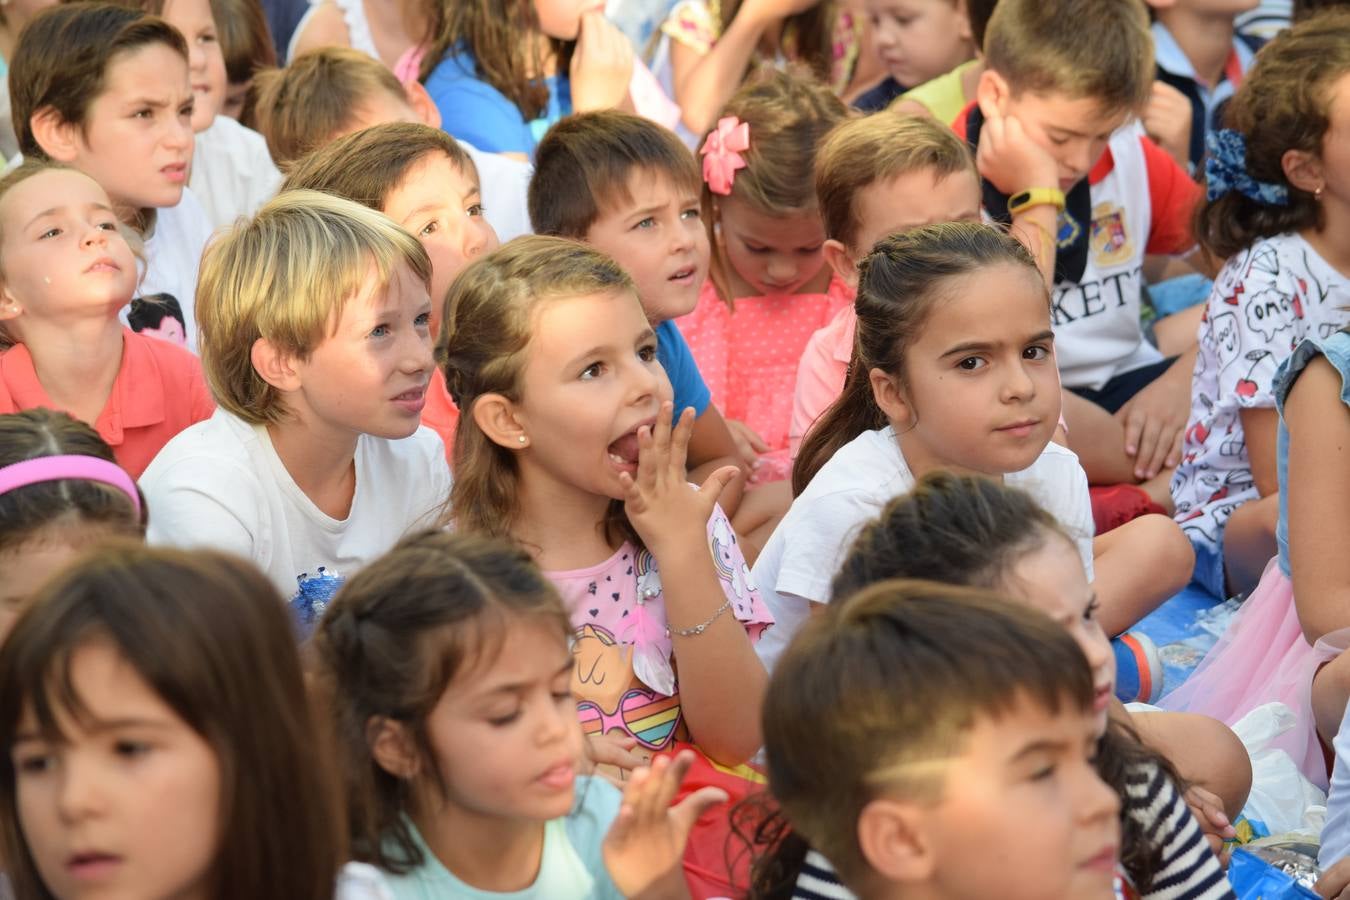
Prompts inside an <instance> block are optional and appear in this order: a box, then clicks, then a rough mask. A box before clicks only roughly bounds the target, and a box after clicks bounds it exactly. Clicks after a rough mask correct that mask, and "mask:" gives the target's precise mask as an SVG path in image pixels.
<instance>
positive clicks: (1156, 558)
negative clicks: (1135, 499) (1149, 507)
mask: <svg viewBox="0 0 1350 900" xmlns="http://www.w3.org/2000/svg"><path fill="white" fill-rule="evenodd" d="M1097 541H1098V543H1097V547H1098V549H1099V553H1113V554H1122V555H1123V554H1128V555H1129V556H1130V557H1131V559H1133V560H1137V561H1138V563H1139V565H1141V566H1147V567H1148V570H1149V571H1150V572H1152V573H1153V581H1154V584H1155V585H1156V586H1157V588H1158V590H1160V591H1165V592H1166V593H1169V594H1170V593H1174V592H1176V591H1179V590H1181V589H1182V588H1183V587H1185V586H1186V585H1187V584H1188V583H1189V582H1190V580H1191V574H1192V572H1194V570H1195V548H1193V547H1192V546H1191V542H1190V539H1189V538H1187V537H1186V533H1185V532H1184V531H1182V530H1181V528H1180V526H1178V525H1177V523H1176V522H1173V521H1172V520H1171V519H1169V518H1168V517H1167V516H1162V515H1157V514H1152V515H1147V516H1140V517H1139V518H1137V519H1132V520H1131V521H1129V522H1126V523H1125V524H1124V525H1121V526H1120V527H1119V528H1116V529H1114V530H1113V531H1112V532H1110V533H1108V534H1106V535H1103V536H1101V537H1099V538H1098V539H1097Z"/></svg>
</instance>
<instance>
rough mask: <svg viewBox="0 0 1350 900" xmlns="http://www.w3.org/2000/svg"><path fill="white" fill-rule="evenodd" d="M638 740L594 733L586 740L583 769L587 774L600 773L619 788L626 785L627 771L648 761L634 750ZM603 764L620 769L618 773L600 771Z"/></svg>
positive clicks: (582, 761) (637, 767)
mask: <svg viewBox="0 0 1350 900" xmlns="http://www.w3.org/2000/svg"><path fill="white" fill-rule="evenodd" d="M636 746H637V741H636V740H635V739H633V738H630V737H619V736H618V735H614V734H594V735H591V736H590V738H588V739H587V741H586V752H585V753H583V754H582V758H581V769H582V771H584V772H585V773H586V774H587V775H598V776H599V777H601V778H603V779H605V780H606V781H608V782H609V783H610V784H612V785H614V786H615V787H616V788H618V789H619V790H623V787H624V775H623V773H625V772H632V771H633V770H635V769H639V768H641V767H642V766H645V765H646V764H647V761H646V760H645V759H643V758H642V757H641V756H638V755H637V754H636V753H634V752H633V748H634V747H636ZM601 766H610V767H613V768H615V769H618V770H619V773H620V774H618V775H615V774H614V773H613V772H609V771H598V770H599V768H600V767H601Z"/></svg>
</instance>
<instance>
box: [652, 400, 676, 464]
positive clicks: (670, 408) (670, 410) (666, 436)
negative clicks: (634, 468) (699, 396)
mask: <svg viewBox="0 0 1350 900" xmlns="http://www.w3.org/2000/svg"><path fill="white" fill-rule="evenodd" d="M674 417H675V404H674V403H671V402H670V401H669V400H665V401H663V402H662V403H661V411H660V412H659V413H657V414H656V425H655V426H653V427H652V445H653V447H655V449H656V452H657V453H658V454H659V459H660V460H661V461H665V460H666V459H668V458H669V457H670V438H671V434H672V433H673V431H674V422H673V419H674Z"/></svg>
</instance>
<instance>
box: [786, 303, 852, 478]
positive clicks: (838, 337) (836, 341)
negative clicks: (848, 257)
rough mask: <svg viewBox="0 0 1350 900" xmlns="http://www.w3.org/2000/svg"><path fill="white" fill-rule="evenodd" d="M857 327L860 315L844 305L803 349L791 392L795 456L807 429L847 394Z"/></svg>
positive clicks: (791, 446)
mask: <svg viewBox="0 0 1350 900" xmlns="http://www.w3.org/2000/svg"><path fill="white" fill-rule="evenodd" d="M857 328H858V314H857V313H855V312H854V311H853V307H852V306H845V307H844V308H843V309H841V310H839V312H837V313H835V315H834V318H833V319H831V320H830V322H829V324H828V325H826V326H825V327H824V328H822V329H820V330H819V331H817V332H816V333H815V334H813V335H811V337H810V339H809V340H807V342H806V348H805V349H804V350H802V361H801V363H800V364H799V365H798V366H797V386H796V389H795V390H794V391H793V393H792V423H791V425H790V426H789V427H788V447H789V449H790V452H791V454H792V456H793V457H796V455H797V450H798V449H800V448H801V445H802V438H803V437H805V436H806V432H807V430H808V429H810V427H811V426H812V424H814V423H815V421H816V419H818V418H820V416H821V414H822V413H824V412H825V410H827V409H829V408H830V404H832V403H834V401H836V400H838V399H839V395H840V394H841V393H843V391H844V378H845V377H846V376H847V375H848V361H849V359H850V358H851V357H852V356H853V333H854V332H855V331H856V330H857Z"/></svg>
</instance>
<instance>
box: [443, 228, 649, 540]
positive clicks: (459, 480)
mask: <svg viewBox="0 0 1350 900" xmlns="http://www.w3.org/2000/svg"><path fill="white" fill-rule="evenodd" d="M615 291H626V292H628V293H631V294H633V296H634V298H635V299H636V297H637V294H636V292H635V290H634V287H633V280H632V279H631V278H629V277H628V274H627V273H626V272H625V271H624V270H623V268H622V267H620V266H619V264H618V263H616V262H615V261H614V260H612V259H610V258H609V257H608V256H606V255H605V254H603V253H600V252H599V251H597V250H594V249H592V248H590V247H588V246H587V245H585V244H582V243H579V242H577V241H572V240H568V239H566V238H559V237H545V236H543V235H530V236H526V237H520V238H516V239H515V240H513V241H511V242H509V243H507V244H504V245H503V246H502V247H501V248H500V249H498V250H496V251H494V252H492V253H490V254H488V255H487V256H485V257H483V258H482V259H480V260H478V261H477V262H475V263H473V264H472V265H470V266H469V267H468V268H467V269H465V270H464V271H463V272H461V273H460V274H459V277H458V278H456V279H455V282H454V284H452V285H451V286H450V292H449V294H447V295H446V298H445V310H444V314H443V316H442V318H441V333H440V335H439V336H438V337H437V340H436V364H437V365H438V366H439V367H440V368H441V371H442V372H443V373H444V375H445V384H446V386H447V387H448V388H449V390H450V396H451V397H452V398H453V399H454V401H455V403H456V405H458V406H459V408H460V411H461V414H460V417H459V426H458V429H457V430H456V432H455V463H454V470H455V484H454V486H453V487H452V488H451V489H450V506H449V510H448V513H447V515H446V517H445V519H446V520H447V521H453V523H454V525H455V528H456V530H458V531H462V532H470V533H480V534H487V535H490V536H493V537H508V536H510V532H511V526H512V525H513V524H514V519H515V513H516V486H517V480H518V478H519V469H518V468H517V466H516V459H515V454H513V453H512V452H511V451H509V450H506V449H504V448H502V447H499V446H497V445H496V444H495V443H493V441H492V440H491V439H490V438H489V437H488V436H487V435H486V434H484V433H483V430H482V429H481V428H479V427H478V423H477V422H475V421H474V417H473V404H474V402H475V401H476V400H477V399H478V398H479V397H481V396H482V395H484V394H488V393H494V394H501V395H502V396H504V397H506V398H507V399H509V400H511V401H513V402H519V401H520V399H521V377H522V375H523V373H524V371H525V364H526V350H527V348H528V347H529V344H530V338H531V336H532V334H533V331H534V327H535V324H536V321H537V318H538V315H539V310H540V308H541V307H542V306H543V305H544V304H545V303H547V302H549V301H551V300H560V299H565V298H568V297H579V296H582V295H585V294H599V293H611V292H615ZM616 503H617V502H616ZM605 526H606V536H607V537H610V538H613V537H614V536H616V535H617V536H621V537H623V538H626V539H629V540H633V541H634V542H635V543H637V544H638V545H641V541H638V540H637V537H636V534H635V533H634V532H633V530H632V527H631V526H630V525H629V524H628V520H627V518H626V517H624V515H623V505H622V504H617V505H616V504H611V509H610V515H609V516H608V517H607V518H606V522H605Z"/></svg>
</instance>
